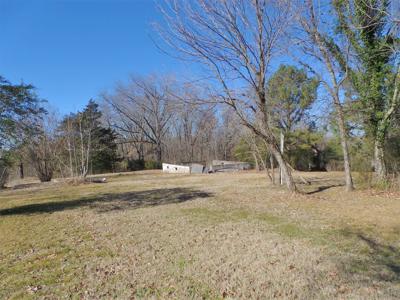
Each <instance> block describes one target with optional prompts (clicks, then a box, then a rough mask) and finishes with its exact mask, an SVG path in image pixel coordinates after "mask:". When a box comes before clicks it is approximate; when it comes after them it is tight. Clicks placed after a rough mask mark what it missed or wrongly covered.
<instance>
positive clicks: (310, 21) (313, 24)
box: [298, 0, 354, 191]
mask: <svg viewBox="0 0 400 300" xmlns="http://www.w3.org/2000/svg"><path fill="white" fill-rule="evenodd" d="M303 5H304V4H303ZM305 8H306V9H305V10H304V12H303V14H300V15H299V22H300V25H301V28H302V33H301V34H299V39H298V44H299V45H300V47H301V49H302V50H303V52H304V53H305V54H306V55H307V56H308V57H309V58H311V59H312V61H313V62H314V65H311V64H306V63H305V62H304V60H303V62H302V64H303V65H304V66H305V67H307V68H308V70H310V71H311V72H313V73H314V74H315V75H317V77H318V79H319V80H320V81H321V82H322V84H323V85H324V87H325V89H326V91H327V92H328V93H329V95H330V97H331V99H332V103H333V106H334V108H335V112H336V121H337V125H338V128H339V135H340V143H341V147H342V152H343V161H344V170H345V181H346V190H347V191H351V190H353V189H354V186H353V179H352V175H351V166H350V154H349V149H348V148H349V147H348V132H347V129H346V123H345V113H344V109H343V103H342V101H341V98H340V97H341V96H340V95H341V89H342V85H343V83H344V82H345V80H346V78H347V74H346V73H343V72H341V71H340V67H339V66H338V62H337V61H336V60H335V56H334V55H333V54H332V53H331V49H330V47H329V40H328V37H327V32H326V31H325V30H326V28H324V26H326V25H324V24H323V20H321V18H320V16H319V15H318V12H319V11H321V10H320V9H321V7H319V6H316V5H315V4H314V0H307V1H306V3H305ZM344 50H346V48H345V49H344ZM344 57H346V55H344ZM318 67H322V68H321V69H318ZM325 74H327V75H328V76H325Z"/></svg>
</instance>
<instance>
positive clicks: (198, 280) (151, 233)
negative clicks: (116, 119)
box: [0, 171, 400, 299]
mask: <svg viewBox="0 0 400 300" xmlns="http://www.w3.org/2000/svg"><path fill="white" fill-rule="evenodd" d="M304 175H305V176H307V177H309V178H310V179H312V181H313V184H312V186H307V187H305V186H302V188H303V189H304V191H305V192H306V193H307V194H304V195H291V194H289V193H287V192H285V191H284V190H283V189H280V188H279V187H275V186H272V185H270V184H269V183H268V182H267V180H266V177H265V176H264V174H262V173H255V172H243V173H231V174H213V175H192V176H188V175H166V174H161V173H160V172H156V171H151V172H137V173H132V174H124V175H119V176H118V175H117V176H112V177H109V181H108V183H106V184H81V185H76V186H74V185H68V184H62V183H52V184H42V185H39V184H32V185H26V186H20V188H19V189H13V190H11V189H9V190H5V191H2V192H0V298H1V299H8V298H11V299H21V298H26V299H31V298H32V299H36V298H45V299H71V298H72V299H82V298H83V299H99V298H103V299H110V298H118V299H141V298H144V299H149V298H150V299H166V298H168V299H223V298H228V299H236V298H242V299H249V298H255V299H266V298H281V299H282V298H285V299H286V298H289V299H332V298H338V299H396V298H397V299H398V298H400V196H399V194H396V193H386V192H373V191H367V190H358V191H356V192H352V193H345V192H344V191H343V186H341V183H342V181H341V178H340V177H339V176H340V174H335V173H325V174H324V173H309V174H304Z"/></svg>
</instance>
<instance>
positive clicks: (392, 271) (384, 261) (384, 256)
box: [357, 233, 400, 282]
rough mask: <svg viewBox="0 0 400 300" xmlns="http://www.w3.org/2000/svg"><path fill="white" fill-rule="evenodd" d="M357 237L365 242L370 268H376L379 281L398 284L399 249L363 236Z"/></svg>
mask: <svg viewBox="0 0 400 300" xmlns="http://www.w3.org/2000/svg"><path fill="white" fill-rule="evenodd" d="M357 237H358V238H359V239H360V240H361V241H363V242H365V243H366V244H367V245H368V247H369V249H370V258H371V260H372V262H373V265H372V267H377V271H379V269H382V267H383V268H384V269H386V271H389V272H385V270H381V271H380V272H376V273H377V275H378V277H379V279H380V280H384V281H395V282H400V248H398V247H395V246H393V245H389V244H384V243H380V242H377V241H375V240H373V239H371V238H369V237H367V236H365V235H363V234H360V233H358V234H357Z"/></svg>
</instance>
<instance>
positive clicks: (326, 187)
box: [306, 183, 344, 195]
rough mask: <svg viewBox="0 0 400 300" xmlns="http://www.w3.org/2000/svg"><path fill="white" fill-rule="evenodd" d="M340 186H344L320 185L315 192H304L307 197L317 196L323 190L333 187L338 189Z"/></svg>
mask: <svg viewBox="0 0 400 300" xmlns="http://www.w3.org/2000/svg"><path fill="white" fill-rule="evenodd" d="M340 186H344V184H341V183H339V184H330V185H322V186H318V187H317V189H316V190H313V191H309V192H306V194H307V195H312V194H317V193H319V192H323V191H325V190H328V189H331V188H335V187H340Z"/></svg>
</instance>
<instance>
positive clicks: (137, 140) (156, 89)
mask: <svg viewBox="0 0 400 300" xmlns="http://www.w3.org/2000/svg"><path fill="white" fill-rule="evenodd" d="M170 85H172V83H171V81H170V80H167V79H166V78H163V79H159V78H157V77H154V76H152V77H148V78H132V80H131V81H130V82H129V84H127V85H119V86H118V87H117V89H116V91H115V93H114V94H113V95H105V94H104V95H103V96H102V97H103V99H104V100H105V101H106V102H107V103H108V104H109V105H110V106H111V108H112V109H113V110H114V112H115V113H116V114H117V115H119V117H120V118H119V119H118V120H117V121H114V122H113V123H112V126H113V127H114V128H116V129H118V130H119V131H121V132H123V133H125V135H127V136H129V137H130V138H132V141H133V142H134V144H135V145H140V144H143V143H149V144H151V145H153V146H154V148H155V153H156V159H157V161H158V162H159V163H161V161H162V157H163V145H164V142H165V141H164V138H165V135H166V134H167V132H168V129H169V125H170V122H169V121H170V119H171V117H172V115H173V114H172V109H171V108H172V105H173V100H172V99H171V98H170V95H171V93H169V88H170Z"/></svg>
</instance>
